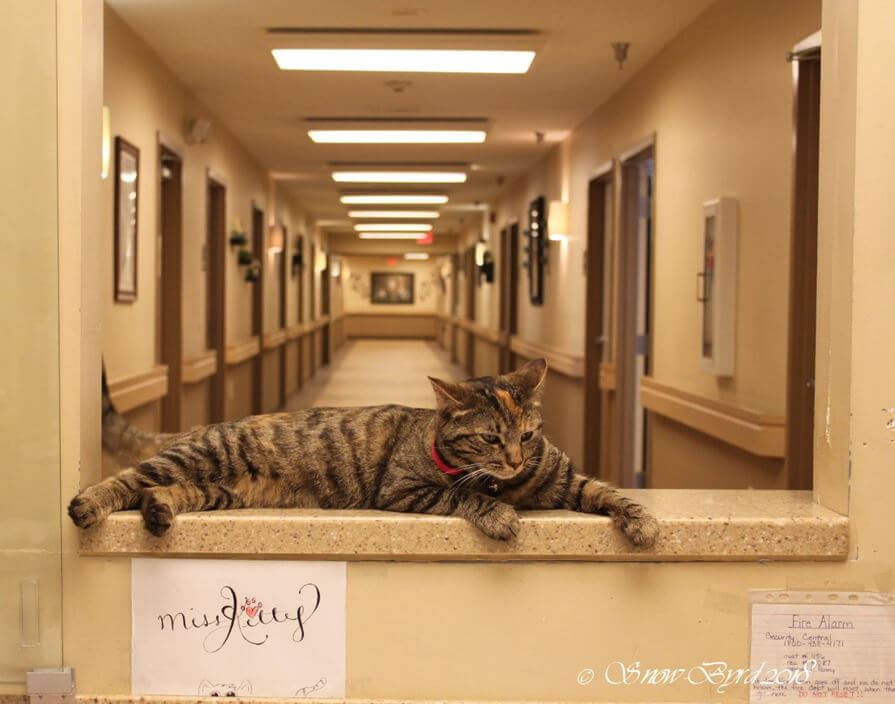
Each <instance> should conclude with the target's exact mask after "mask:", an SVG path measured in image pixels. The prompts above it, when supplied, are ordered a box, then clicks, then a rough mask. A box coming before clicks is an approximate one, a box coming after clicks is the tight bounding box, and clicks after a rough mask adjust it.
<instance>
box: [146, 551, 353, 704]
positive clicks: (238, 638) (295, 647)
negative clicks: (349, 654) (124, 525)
mask: <svg viewBox="0 0 895 704" xmlns="http://www.w3.org/2000/svg"><path fill="white" fill-rule="evenodd" d="M345 587H346V568H345V563H344V562H299V561H295V562H280V561H268V560H152V559H135V560H134V561H133V575H132V587H131V589H132V598H133V630H132V656H131V667H132V676H131V690H132V693H133V694H154V695H187V696H193V697H195V696H202V697H215V696H218V697H313V698H334V699H339V698H342V697H344V696H345Z"/></svg>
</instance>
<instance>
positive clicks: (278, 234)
mask: <svg viewBox="0 0 895 704" xmlns="http://www.w3.org/2000/svg"><path fill="white" fill-rule="evenodd" d="M284 239H285V238H284V236H283V228H282V227H280V226H279V225H274V226H273V227H271V228H270V229H269V236H268V238H267V252H268V254H279V253H280V252H282V251H283V246H284V245H285V244H286V243H285V242H284Z"/></svg>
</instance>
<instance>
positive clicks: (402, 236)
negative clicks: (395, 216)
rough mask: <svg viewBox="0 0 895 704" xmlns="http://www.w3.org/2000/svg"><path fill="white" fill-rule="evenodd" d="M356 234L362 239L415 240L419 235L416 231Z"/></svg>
mask: <svg viewBox="0 0 895 704" xmlns="http://www.w3.org/2000/svg"><path fill="white" fill-rule="evenodd" d="M357 236H358V237H360V238H361V239H362V240H415V239H418V238H419V236H420V235H419V233H418V232H358V233H357Z"/></svg>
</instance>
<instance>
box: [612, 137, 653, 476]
mask: <svg viewBox="0 0 895 704" xmlns="http://www.w3.org/2000/svg"><path fill="white" fill-rule="evenodd" d="M647 159H652V160H653V190H652V192H651V197H650V205H651V209H650V213H649V217H650V223H651V230H652V231H651V232H648V233H647V236H646V243H645V244H646V250H645V251H644V252H641V249H640V233H639V225H640V223H639V214H640V178H641V164H642V163H643V162H644V161H646V160H647ZM618 161H619V164H620V172H621V173H620V175H621V178H620V188H619V190H620V193H619V204H620V212H619V227H618V232H619V237H618V247H617V257H618V260H617V261H618V265H617V271H618V287H617V288H616V299H615V305H616V319H617V327H616V330H617V336H616V340H615V346H616V380H617V382H616V404H615V411H616V413H615V415H616V422H615V426H616V427H615V431H616V432H615V434H616V443H617V450H616V457H617V465H616V467H614V470H615V472H614V473H615V477H614V480H615V481H616V482H617V483H618V484H619V485H620V486H622V487H628V488H630V487H635V486H636V483H635V478H636V472H637V468H635V467H634V464H635V458H636V456H637V448H636V447H635V446H636V444H637V443H638V437H637V432H636V427H635V425H636V424H635V423H634V418H635V415H636V414H637V413H642V414H643V416H642V419H641V422H642V435H641V438H640V443H641V448H640V451H641V454H642V460H643V462H642V465H643V467H644V468H645V469H646V468H647V467H648V465H649V448H648V418H647V414H646V411H645V410H644V409H643V408H642V405H641V404H640V379H639V377H638V370H637V366H638V363H637V356H638V354H637V337H638V335H637V330H638V323H639V320H638V317H639V310H638V304H639V303H640V293H641V292H640V291H639V288H638V286H639V284H640V265H641V260H643V261H645V266H646V271H645V272H644V274H645V275H644V280H643V285H644V286H645V287H646V291H645V292H644V296H643V304H644V307H645V311H644V313H645V318H646V325H647V335H646V340H645V347H646V351H645V357H646V358H647V360H649V359H650V358H651V357H652V355H653V337H654V335H653V334H652V332H653V327H654V325H653V319H654V313H653V311H654V310H655V306H654V298H655V296H654V292H655V285H654V280H653V279H654V276H655V266H653V262H652V259H653V249H654V245H653V241H654V239H655V217H656V213H655V203H656V198H655V175H656V160H655V143H654V139H649V140H648V141H645V142H642V143H641V144H638V145H637V146H636V147H634V148H633V149H629V150H628V151H627V152H625V153H624V154H622V155H621V156H620V157H619V159H618ZM632 185H633V188H632ZM644 373H645V374H648V373H649V369H646V370H645V371H644ZM647 480H648V477H647Z"/></svg>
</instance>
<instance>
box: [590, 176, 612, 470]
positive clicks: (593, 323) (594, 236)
mask: <svg viewBox="0 0 895 704" xmlns="http://www.w3.org/2000/svg"><path fill="white" fill-rule="evenodd" d="M610 179H611V172H609V173H608V174H606V175H605V176H601V177H599V178H595V179H593V180H592V181H591V182H590V185H589V186H588V205H587V259H586V263H587V264H586V265H587V299H586V321H585V360H584V361H585V369H584V438H585V440H584V442H585V448H584V458H585V473H587V474H591V475H594V476H603V475H604V474H605V471H606V470H605V468H603V467H602V466H601V464H602V462H601V458H602V457H604V456H605V454H604V452H603V447H604V444H605V443H606V442H607V441H608V434H607V433H605V432H604V428H603V425H604V424H603V418H602V406H603V400H604V399H603V392H602V391H601V389H600V364H601V363H602V362H603V361H604V354H605V350H606V331H605V328H604V315H603V313H604V310H605V303H606V290H607V289H606V281H605V278H604V272H605V269H606V261H605V252H606V239H607V235H608V233H607V231H606V223H607V215H608V208H607V203H608V196H609V193H610V189H611V184H610Z"/></svg>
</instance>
